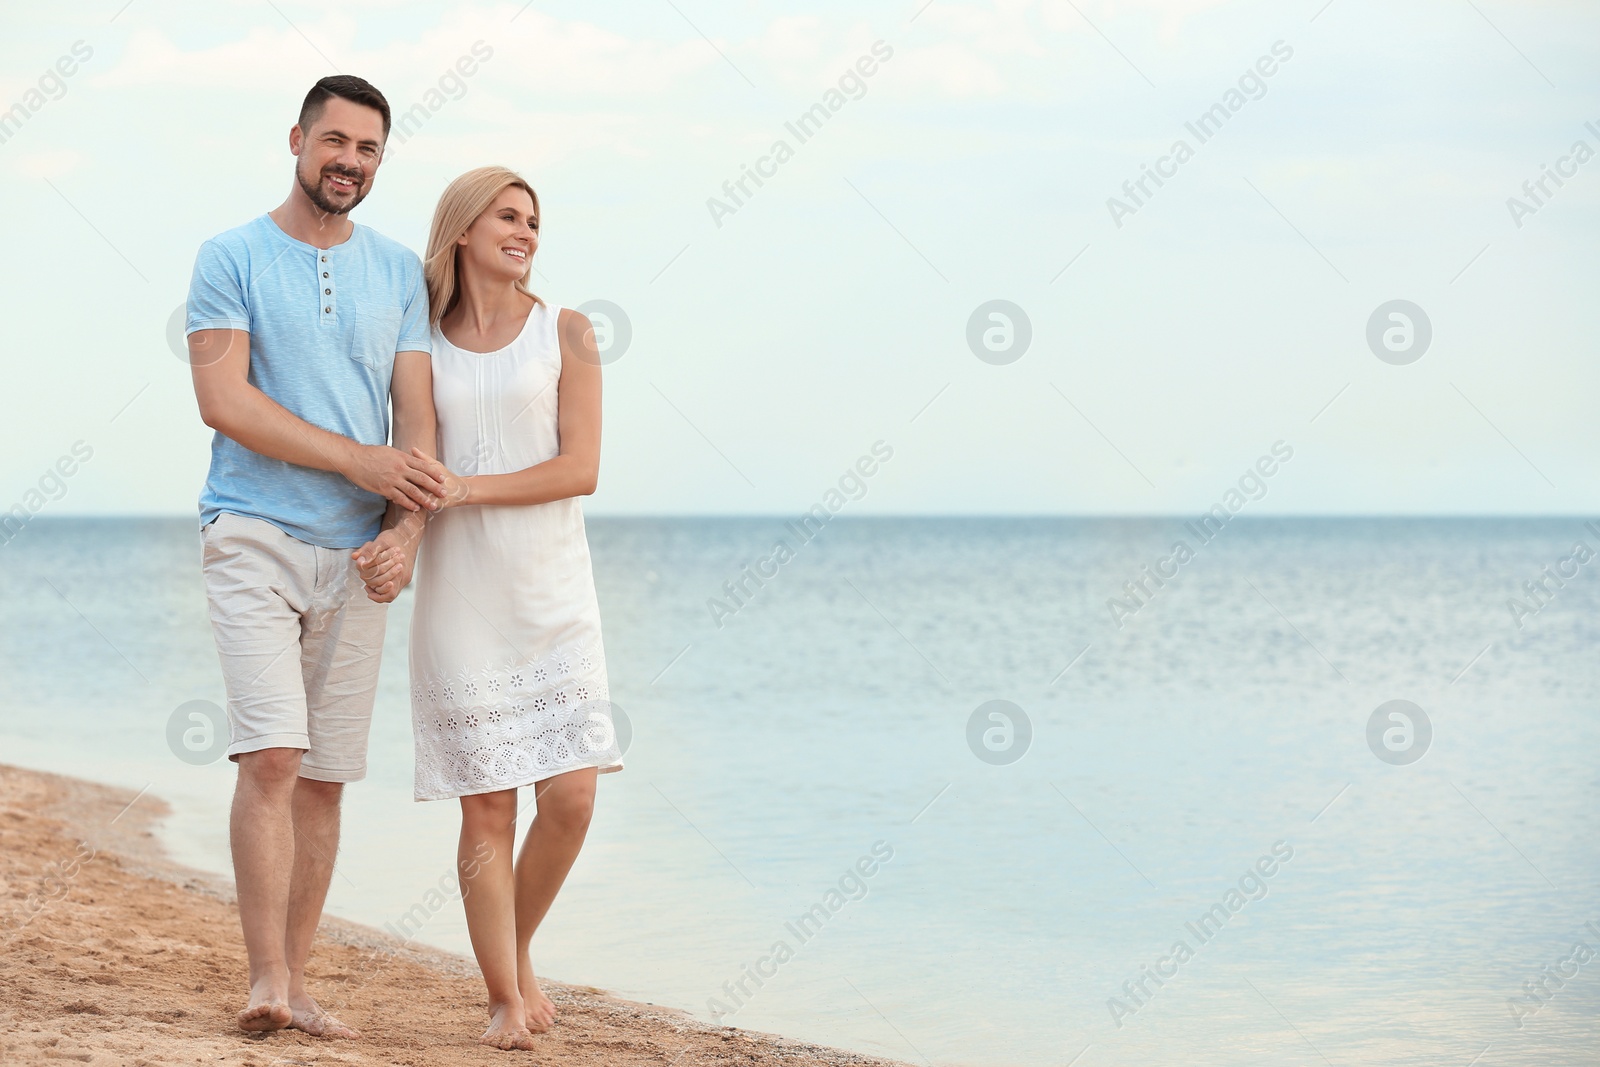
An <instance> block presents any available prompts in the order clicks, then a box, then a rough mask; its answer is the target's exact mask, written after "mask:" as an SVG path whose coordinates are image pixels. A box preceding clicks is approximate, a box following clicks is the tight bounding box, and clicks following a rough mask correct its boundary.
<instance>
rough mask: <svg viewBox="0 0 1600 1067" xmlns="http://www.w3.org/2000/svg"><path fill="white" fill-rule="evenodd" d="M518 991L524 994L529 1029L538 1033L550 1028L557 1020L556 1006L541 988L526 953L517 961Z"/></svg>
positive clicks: (523, 1002)
mask: <svg viewBox="0 0 1600 1067" xmlns="http://www.w3.org/2000/svg"><path fill="white" fill-rule="evenodd" d="M517 991H518V992H520V993H521V994H522V1004H523V1007H524V1009H525V1015H526V1019H527V1024H528V1029H529V1030H531V1031H533V1032H534V1033H536V1034H542V1033H544V1032H545V1031H547V1030H549V1029H550V1027H551V1026H552V1025H554V1024H555V1021H556V1006H555V1005H554V1004H552V1003H551V1002H550V998H549V997H547V996H545V995H544V990H542V989H540V988H539V979H538V978H537V977H535V976H534V973H533V962H532V961H531V960H529V959H528V956H527V954H526V953H524V954H523V956H522V958H521V959H520V960H518V961H517Z"/></svg>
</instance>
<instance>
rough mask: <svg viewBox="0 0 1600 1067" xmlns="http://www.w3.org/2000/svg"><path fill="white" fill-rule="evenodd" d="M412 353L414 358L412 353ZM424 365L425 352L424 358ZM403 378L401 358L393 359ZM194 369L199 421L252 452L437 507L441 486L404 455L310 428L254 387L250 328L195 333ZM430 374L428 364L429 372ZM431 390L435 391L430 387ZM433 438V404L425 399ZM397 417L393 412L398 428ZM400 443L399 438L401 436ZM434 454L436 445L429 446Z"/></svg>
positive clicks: (407, 503)
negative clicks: (251, 379) (251, 378)
mask: <svg viewBox="0 0 1600 1067" xmlns="http://www.w3.org/2000/svg"><path fill="white" fill-rule="evenodd" d="M412 354H415V353H412ZM422 356H423V359H424V360H426V358H427V356H426V354H425V353H423V354H422ZM395 363H396V368H395V369H396V373H397V374H398V372H399V357H398V356H397V357H396V359H395ZM189 365H190V371H191V374H192V376H193V378H194V393H195V398H196V399H197V400H198V401H199V403H200V418H201V419H202V420H204V421H205V424H206V425H207V426H209V427H211V428H212V429H214V430H216V431H217V432H218V433H221V434H222V435H224V436H226V437H229V438H232V439H233V440H235V441H237V442H239V444H241V445H243V446H244V447H246V448H248V449H249V450H250V451H252V452H256V453H259V454H260V455H263V456H268V457H270V458H272V459H281V460H283V461H284V462H286V463H294V464H297V465H298V466H302V467H314V468H316V469H317V470H324V471H334V472H336V473H338V474H342V475H344V476H345V477H346V478H348V479H349V480H350V481H351V482H353V483H354V484H356V485H358V486H360V487H361V488H362V489H365V490H367V491H368V492H372V493H378V494H381V495H382V496H383V497H385V498H386V499H387V500H388V501H389V502H390V504H389V506H390V508H395V507H399V508H402V509H404V510H406V511H409V512H416V511H418V510H420V509H421V508H424V507H429V508H437V507H438V505H439V502H440V499H441V497H442V496H443V493H444V485H443V483H441V482H440V481H439V480H438V479H436V478H434V477H433V475H432V474H430V473H429V472H428V469H427V466H426V465H425V464H424V463H422V462H421V461H420V460H418V459H417V458H416V457H414V456H412V455H411V454H410V452H409V446H407V448H406V449H400V448H391V447H389V446H388V445H363V444H358V443H357V442H355V441H352V440H351V439H350V438H348V437H344V436H342V435H340V434H336V433H333V432H331V431H329V430H324V429H322V428H321V427H320V426H313V425H312V424H311V423H309V422H306V421H305V420H304V419H302V418H300V417H298V416H296V415H294V414H293V413H291V412H290V411H289V410H288V409H287V408H285V407H283V405H281V404H279V403H277V402H276V401H274V400H273V399H272V398H271V397H269V396H267V395H266V394H265V393H263V392H262V391H261V390H260V389H257V388H256V387H255V386H254V385H251V384H250V380H249V377H248V375H249V371H250V334H249V333H248V332H247V331H245V330H197V331H195V332H194V333H192V334H190V335H189ZM424 370H426V366H424ZM430 389H431V386H430ZM427 408H428V427H429V429H428V432H429V434H430V435H431V434H432V432H433V431H432V425H433V399H432V396H431V394H430V396H429V397H428V403H427ZM398 418H399V412H398V409H397V410H396V423H397V428H398ZM395 440H396V443H399V442H400V438H399V437H398V436H396V438H395ZM425 447H426V448H427V449H428V450H429V451H430V452H431V450H432V447H433V441H432V438H431V436H430V438H429V439H428V441H427V444H426V446H425Z"/></svg>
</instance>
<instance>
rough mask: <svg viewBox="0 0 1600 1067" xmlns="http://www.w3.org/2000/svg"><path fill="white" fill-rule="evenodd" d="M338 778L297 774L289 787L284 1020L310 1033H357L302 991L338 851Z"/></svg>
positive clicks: (337, 1034)
mask: <svg viewBox="0 0 1600 1067" xmlns="http://www.w3.org/2000/svg"><path fill="white" fill-rule="evenodd" d="M343 795H344V786H343V785H341V784H340V783H338V782H318V781H314V780H313V779H310V778H301V779H298V780H297V781H296V783H295V790H294V830H295V850H294V874H293V877H292V878H291V879H290V882H289V908H288V922H287V925H286V927H285V930H284V956H285V959H286V961H287V963H288V970H289V1010H290V1012H291V1018H290V1022H289V1025H290V1026H291V1027H293V1028H294V1029H296V1030H304V1031H305V1032H306V1033H308V1034H310V1035H312V1036H313V1037H360V1036H361V1035H360V1034H358V1033H357V1032H356V1031H355V1030H353V1029H351V1028H350V1027H348V1026H346V1025H345V1024H344V1023H341V1022H340V1021H339V1020H338V1019H335V1018H334V1017H333V1016H332V1015H329V1014H328V1013H327V1012H325V1011H323V1010H322V1008H321V1006H319V1005H318V1004H317V1002H316V1000H314V999H313V998H312V996H311V994H310V993H308V992H306V960H307V959H308V958H309V957H310V955H311V942H312V941H313V940H314V939H315V938H316V936H317V924H318V923H319V922H321V920H322V905H323V903H324V902H325V901H326V900H327V899H328V885H329V883H330V882H332V880H333V860H334V857H335V856H336V855H338V853H339V801H340V799H341V798H342V797H343Z"/></svg>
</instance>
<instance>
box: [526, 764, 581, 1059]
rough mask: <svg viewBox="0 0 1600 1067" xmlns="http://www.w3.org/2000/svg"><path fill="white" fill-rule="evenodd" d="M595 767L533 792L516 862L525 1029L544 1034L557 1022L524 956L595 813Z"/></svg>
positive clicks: (542, 784) (544, 784)
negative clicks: (533, 803)
mask: <svg viewBox="0 0 1600 1067" xmlns="http://www.w3.org/2000/svg"><path fill="white" fill-rule="evenodd" d="M598 774H599V772H598V771H596V770H595V769H594V768H593V767H585V768H583V769H581V770H576V771H568V772H567V773H566V774H558V775H556V776H555V777H554V778H549V779H546V780H545V781H543V782H540V783H539V784H538V785H537V786H536V787H535V793H534V795H535V796H536V797H537V803H538V813H537V814H536V815H535V816H534V818H533V825H532V826H530V827H528V837H527V839H526V840H525V841H523V843H522V853H521V855H519V856H518V857H517V866H516V881H517V984H518V987H519V989H520V990H521V992H522V1002H523V1006H524V1008H525V1009H526V1012H527V1024H528V1029H529V1030H532V1031H534V1032H535V1033H543V1032H544V1031H545V1030H548V1029H550V1024H551V1023H553V1022H554V1021H555V1017H556V1007H555V1005H554V1004H552V1003H550V998H548V997H546V996H545V995H544V991H543V990H542V989H540V988H539V980H538V978H536V977H535V976H534V973H533V962H532V959H531V958H530V957H529V955H528V945H529V942H531V941H532V940H533V934H534V931H536V930H538V929H539V924H540V923H541V922H543V921H544V917H545V913H546V912H548V911H549V910H550V905H551V904H552V903H553V902H554V901H555V899H556V893H558V892H560V890H561V884H562V883H563V882H565V881H566V880H567V872H568V871H570V870H572V864H573V861H575V860H576V859H577V858H578V851H579V850H580V849H581V848H583V839H584V837H585V836H586V835H587V834H588V833H589V819H590V817H591V816H592V815H593V814H594V785H595V778H596V776H597V775H598Z"/></svg>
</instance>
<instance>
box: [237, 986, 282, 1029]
mask: <svg viewBox="0 0 1600 1067" xmlns="http://www.w3.org/2000/svg"><path fill="white" fill-rule="evenodd" d="M291 1018H293V1013H292V1012H291V1011H290V1010H289V998H288V997H287V996H285V995H284V993H283V990H282V989H274V988H273V986H272V981H271V979H267V978H263V979H262V980H261V981H259V982H257V983H256V984H255V985H253V986H251V987H250V1003H249V1004H247V1005H245V1009H244V1011H241V1012H240V1013H239V1019H238V1022H239V1029H241V1030H248V1031H250V1032H251V1033H265V1032H266V1031H268V1030H282V1029H283V1028H284V1027H285V1026H288V1025H289V1021H290V1019H291Z"/></svg>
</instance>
